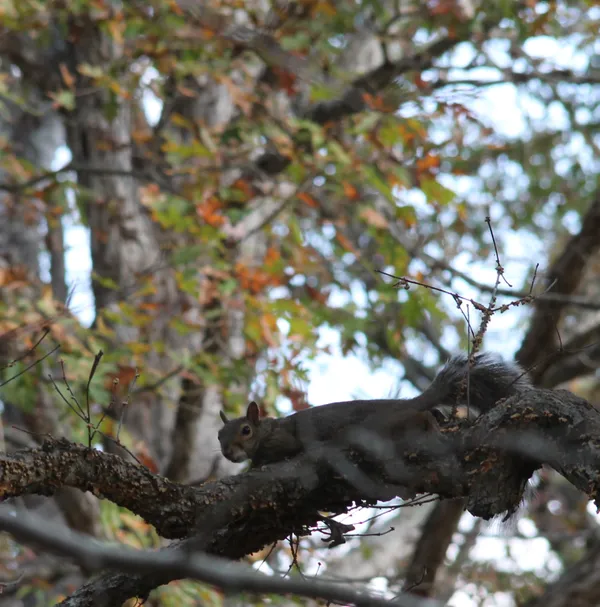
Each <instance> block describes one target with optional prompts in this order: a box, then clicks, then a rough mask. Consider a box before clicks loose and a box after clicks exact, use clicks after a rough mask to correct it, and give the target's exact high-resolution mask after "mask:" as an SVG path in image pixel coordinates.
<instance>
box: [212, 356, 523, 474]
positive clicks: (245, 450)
mask: <svg viewBox="0 0 600 607" xmlns="http://www.w3.org/2000/svg"><path fill="white" fill-rule="evenodd" d="M530 387H531V383H530V381H529V379H528V378H527V377H526V376H525V373H524V372H523V370H522V369H521V368H520V367H519V366H518V365H516V364H514V363H509V362H506V361H504V360H503V359H502V358H501V357H499V356H498V355H495V354H491V353H480V354H476V355H475V356H474V357H473V358H472V362H471V361H470V360H469V358H468V357H467V356H466V355H464V354H459V355H456V356H453V357H452V358H450V360H449V361H448V362H447V363H446V364H445V365H444V367H443V368H442V369H441V370H440V371H439V373H438V374H437V375H436V377H435V379H434V380H433V382H432V383H431V385H430V386H429V388H427V390H425V391H424V392H423V393H422V394H421V395H419V396H417V397H415V398H409V399H375V400H354V401H346V402H337V403H331V404H328V405H322V406H319V407H311V408H308V409H303V410H301V411H298V412H296V413H294V414H292V415H289V416H288V417H283V418H279V419H275V418H271V417H265V418H262V419H261V418H260V412H259V408H258V405H257V404H256V402H254V401H252V402H251V403H250V404H249V405H248V408H247V411H246V415H245V416H244V417H240V418H237V419H232V420H229V419H228V418H227V416H226V415H225V413H223V412H222V411H221V412H220V416H221V419H222V421H223V424H224V425H223V427H222V428H221V429H220V430H219V434H218V438H219V443H220V446H221V452H222V453H223V455H224V456H225V457H226V458H227V459H228V460H230V461H232V462H243V461H245V460H247V459H250V460H252V465H253V466H261V465H264V464H269V463H274V462H279V461H282V460H285V459H289V458H291V457H294V456H295V455H298V454H299V453H301V452H303V451H305V450H306V449H307V447H308V446H309V445H311V444H313V445H314V444H315V443H317V442H321V443H322V442H326V441H339V440H340V437H341V436H343V435H344V434H346V435H349V434H351V433H352V432H353V431H354V430H360V429H363V428H367V429H376V431H377V432H379V431H380V430H383V431H388V432H389V431H390V428H392V427H393V428H395V430H393V432H394V437H397V432H396V430H398V429H399V430H400V431H402V430H405V431H407V432H408V431H411V430H417V431H421V432H423V431H427V430H429V429H431V428H432V427H435V428H437V427H438V426H437V423H436V421H435V418H434V417H433V416H432V414H431V413H430V411H431V410H432V409H434V408H437V407H453V406H456V405H468V406H469V407H470V408H473V409H476V410H477V411H478V412H479V413H487V412H488V411H489V410H490V409H492V408H493V407H494V405H495V404H496V403H497V402H498V401H499V400H501V399H504V398H507V397H509V396H511V395H513V394H516V393H519V392H522V391H525V390H527V389H529V388H530ZM467 393H468V394H467Z"/></svg>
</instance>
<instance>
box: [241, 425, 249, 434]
mask: <svg viewBox="0 0 600 607" xmlns="http://www.w3.org/2000/svg"><path fill="white" fill-rule="evenodd" d="M241 432H242V435H243V436H248V435H249V434H250V432H252V430H251V429H250V426H242V430H241Z"/></svg>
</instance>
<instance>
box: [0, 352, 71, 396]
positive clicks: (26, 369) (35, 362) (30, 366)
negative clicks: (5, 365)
mask: <svg viewBox="0 0 600 607" xmlns="http://www.w3.org/2000/svg"><path fill="white" fill-rule="evenodd" d="M59 348H60V344H57V345H56V346H54V348H52V350H50V352H48V353H47V354H44V356H42V357H41V358H38V359H37V360H35V361H33V362H32V363H31V364H30V365H29V366H27V367H25V369H23V370H22V371H19V373H17V374H16V375H13V376H12V377H9V378H8V379H7V380H5V381H3V382H2V383H0V388H2V386H6V384H8V383H10V382H11V381H13V380H15V379H17V377H21V375H23V374H25V373H27V371H29V369H32V368H33V367H35V366H36V365H38V364H39V363H41V362H42V361H44V360H46V358H48V356H50V355H51V354H54V352H56V351H57V350H58V349H59Z"/></svg>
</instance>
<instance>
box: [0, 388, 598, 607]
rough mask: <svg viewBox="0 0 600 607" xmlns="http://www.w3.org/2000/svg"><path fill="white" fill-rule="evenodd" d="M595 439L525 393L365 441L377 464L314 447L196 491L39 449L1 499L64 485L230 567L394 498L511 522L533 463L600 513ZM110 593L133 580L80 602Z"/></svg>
mask: <svg viewBox="0 0 600 607" xmlns="http://www.w3.org/2000/svg"><path fill="white" fill-rule="evenodd" d="M599 437H600V412H598V411H597V410H596V409H595V408H594V407H592V406H591V405H590V404H589V403H587V401H585V400H583V399H581V398H579V397H577V396H575V395H573V394H571V393H570V392H566V391H563V390H558V391H549V390H531V391H528V392H526V393H523V394H521V395H517V396H515V397H512V398H511V399H508V400H506V401H504V402H502V403H500V404H498V405H497V406H496V407H495V408H494V409H492V411H490V412H489V413H488V414H486V415H483V416H481V417H480V418H479V419H478V420H477V421H476V422H475V423H474V424H472V425H470V426H467V427H466V428H464V427H460V426H453V427H448V428H444V429H443V431H442V432H437V431H435V430H432V431H429V432H427V433H426V434H425V435H419V436H415V437H408V438H407V440H410V441H411V442H403V443H402V444H399V445H397V451H396V452H393V451H391V452H389V451H385V448H388V447H391V445H388V444H384V445H378V443H377V441H373V437H372V436H371V437H366V438H367V439H368V440H367V441H365V444H367V445H369V446H370V448H371V449H372V446H373V445H378V446H380V447H382V449H383V452H384V453H385V457H380V455H381V454H379V455H376V454H373V453H371V454H370V456H369V455H367V456H365V454H364V453H363V454H360V453H358V450H357V449H355V450H354V451H353V452H351V453H347V454H342V453H341V452H339V451H337V450H333V449H332V448H331V447H328V446H327V445H324V446H322V447H320V448H319V447H318V446H315V448H314V449H311V450H310V453H308V454H306V455H304V456H301V457H298V458H296V459H295V460H290V461H288V462H283V463H280V464H276V465H272V466H266V467H264V468H262V469H260V470H253V471H251V472H249V473H246V474H241V475H238V476H234V477H229V478H226V479H223V480H222V481H219V482H214V483H207V484H205V485H203V486H202V487H200V488H198V489H196V488H191V487H180V486H178V485H176V484H173V483H170V482H168V481H166V480H165V479H162V478H161V477H159V476H156V475H154V474H152V473H151V472H149V471H148V470H145V469H143V468H141V467H137V466H134V465H132V464H129V463H126V462H123V461H122V460H121V459H120V458H119V457H118V456H115V455H110V454H106V453H102V452H98V451H90V450H89V449H86V448H85V447H82V446H78V445H72V444H70V443H68V442H67V441H64V440H61V441H48V442H47V443H46V444H45V445H44V446H43V447H42V448H41V449H37V450H26V451H22V452H17V453H15V454H12V455H4V456H3V457H2V458H1V459H0V462H1V463H2V466H1V469H0V487H1V488H2V491H1V493H0V495H1V496H3V497H10V496H15V495H22V494H25V493H37V494H51V493H52V492H53V491H54V490H55V489H56V488H57V487H58V486H64V485H67V486H72V487H77V488H79V489H81V490H90V491H93V492H94V494H96V495H98V496H100V497H106V498H108V499H111V500H112V501H114V502H115V503H117V504H119V505H122V506H126V507H128V508H130V509H131V510H132V511H134V512H136V513H138V514H140V515H141V516H143V517H144V518H145V519H146V520H148V521H149V522H152V523H153V524H155V525H156V527H157V530H158V531H159V533H161V534H162V535H165V536H167V537H172V538H173V537H193V545H194V547H196V548H197V549H200V550H202V551H204V552H206V553H209V554H213V555H218V556H224V557H228V558H232V559H237V558H240V557H242V556H244V555H245V554H249V553H252V552H255V551H257V550H258V549H260V548H262V547H263V546H265V545H267V544H271V543H273V542H275V541H276V540H278V539H283V538H285V537H286V536H288V535H289V534H290V533H296V534H300V535H302V534H306V533H308V532H309V531H310V528H311V527H312V528H314V527H315V525H316V524H317V523H318V521H319V515H318V511H319V510H327V511H330V512H333V513H342V512H346V511H347V510H348V508H350V507H352V506H353V505H365V504H368V503H372V502H373V500H375V499H381V500H389V499H391V498H392V497H394V496H396V495H402V496H407V495H414V494H415V493H437V494H439V495H440V496H441V497H442V498H459V497H464V498H466V504H467V508H468V509H469V510H470V512H471V513H472V514H474V515H475V516H481V517H483V518H490V517H492V516H495V515H498V514H500V513H502V512H506V511H509V512H512V511H514V510H515V509H516V508H517V507H518V505H519V503H520V501H521V498H522V492H523V488H524V486H525V484H526V482H527V480H528V479H529V477H530V476H531V474H532V472H533V470H534V469H535V468H536V467H537V466H538V465H539V464H540V463H547V464H549V465H550V466H552V467H553V468H554V469H556V470H557V471H558V472H559V473H560V474H562V475H563V476H564V477H565V478H566V479H567V480H569V481H570V482H571V483H572V484H573V485H574V486H575V487H577V488H578V489H580V490H581V491H584V492H585V493H586V494H587V495H589V496H590V498H593V499H596V502H597V503H600V499H599V485H598V482H597V471H598V469H600V438H599ZM373 455H376V457H377V460H378V462H377V463H375V464H374V463H373V457H372V456H373ZM138 581H139V582H140V584H142V581H143V580H142V581H140V580H138ZM165 581H168V580H164V579H161V580H159V579H158V578H157V577H156V576H155V578H153V579H152V580H151V581H148V580H146V581H145V582H144V584H147V583H154V586H151V587H152V588H153V587H155V586H156V585H159V584H161V583H165ZM111 584H112V585H113V586H114V585H115V584H116V585H122V584H126V586H127V588H128V591H132V587H131V585H130V584H131V580H128V581H124V579H123V577H119V576H116V577H115V576H114V575H113V574H110V576H108V578H106V577H105V578H100V579H98V580H95V581H94V582H92V584H91V585H88V586H86V587H85V588H86V590H85V592H88V593H89V596H90V597H96V598H97V597H98V596H100V595H101V594H102V593H106V592H107V587H108V586H111ZM144 584H142V586H143V588H142V589H144V588H145V591H147V590H148V587H147V586H144ZM119 587H121V586H119ZM82 592H83V589H82ZM140 592H142V591H141V590H139V589H136V590H135V592H133V594H138V593H140ZM98 593H99V594H98ZM142 594H143V592H142ZM130 596H131V595H130ZM90 600H91V599H90ZM73 604H76V603H73ZM79 604H81V605H84V604H90V605H92V604H95V603H93V602H90V603H79Z"/></svg>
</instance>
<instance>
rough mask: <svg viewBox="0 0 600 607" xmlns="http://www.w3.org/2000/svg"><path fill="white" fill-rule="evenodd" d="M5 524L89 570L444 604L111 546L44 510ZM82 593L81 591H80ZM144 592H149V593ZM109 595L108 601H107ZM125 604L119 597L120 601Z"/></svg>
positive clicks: (372, 601)
mask: <svg viewBox="0 0 600 607" xmlns="http://www.w3.org/2000/svg"><path fill="white" fill-rule="evenodd" d="M0 529H2V530H3V531H7V532H9V533H10V534H11V535H13V536H14V537H15V538H16V539H17V540H19V541H20V542H23V543H26V544H34V545H36V546H41V547H42V548H44V549H45V550H46V551H48V552H50V553H52V554H56V555H59V556H63V557H67V558H70V559H75V560H76V561H77V563H78V564H80V565H82V566H83V567H85V569H86V570H88V571H90V572H97V571H102V570H104V569H114V570H118V571H121V572H122V573H123V574H133V575H140V574H141V575H142V576H153V577H154V578H155V579H159V580H160V579H164V580H175V579H180V578H192V579H197V580H200V581H202V582H206V583H208V584H212V585H214V586H218V587H219V588H223V589H225V590H227V591H230V592H242V591H243V592H251V593H278V594H295V595H298V596H304V597H309V598H315V599H324V600H326V601H338V602H343V603H349V604H352V605H361V606H364V607H387V606H392V605H397V606H398V607H426V606H427V607H439V606H440V603H439V602H437V601H427V602H424V601H421V600H419V599H416V598H414V597H410V596H406V595H405V596H400V597H397V598H396V599H394V600H389V599H387V598H383V597H376V596H371V595H369V594H368V593H366V592H361V591H358V590H354V589H352V588H350V587H348V586H342V585H340V584H336V583H324V582H321V581H319V580H316V579H311V580H303V579H297V578H289V579H285V578H283V577H275V576H273V577H269V576H266V575H263V574H260V573H258V572H256V571H254V570H253V569H251V568H250V567H249V566H247V565H241V564H238V563H232V562H231V561H229V560H227V559H222V558H218V557H215V556H207V555H205V554H201V553H198V552H191V551H190V550H187V549H186V546H185V544H180V545H179V546H177V547H176V548H174V547H170V548H167V549H163V550H158V551H157V550H133V549H131V548H128V547H126V546H119V547H114V546H109V545H103V544H100V543H98V542H94V541H92V540H90V539H89V537H87V536H85V535H83V534H81V533H74V532H72V531H70V530H69V529H67V528H66V527H60V526H59V525H48V524H47V521H45V520H43V519H42V518H41V517H39V516H35V515H33V514H31V513H29V512H28V511H27V510H20V511H18V512H17V513H16V515H13V514H11V513H9V512H7V511H6V509H4V510H2V511H0ZM76 594H77V593H76ZM116 598H117V597H115V596H111V597H108V596H107V597H103V598H102V599H101V602H95V603H94V606H95V607H101V606H102V605H107V606H109V605H110V606H112V605H116V604H118V603H117V602H116V600H115V599H116ZM123 598H124V599H125V600H126V599H127V598H129V597H127V596H125V597H123ZM143 598H146V597H145V596H144V597H143ZM82 600H83V599H81V598H77V597H76V595H73V596H71V597H70V598H68V599H66V600H65V601H64V602H63V603H62V604H63V605H85V604H87V603H86V602H82ZM118 600H120V599H118ZM102 601H104V602H102ZM119 604H120V603H119Z"/></svg>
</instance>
